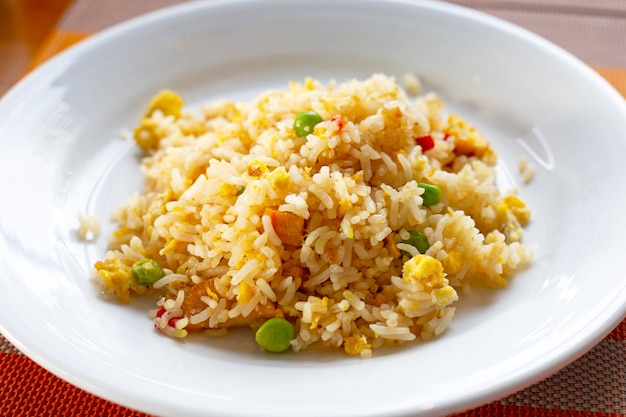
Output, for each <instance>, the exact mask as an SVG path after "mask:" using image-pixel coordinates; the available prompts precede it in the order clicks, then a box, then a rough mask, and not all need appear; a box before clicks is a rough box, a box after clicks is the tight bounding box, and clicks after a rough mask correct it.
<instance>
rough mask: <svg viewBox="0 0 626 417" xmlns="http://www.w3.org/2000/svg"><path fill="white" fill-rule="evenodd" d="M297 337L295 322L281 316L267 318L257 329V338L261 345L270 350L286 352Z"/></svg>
mask: <svg viewBox="0 0 626 417" xmlns="http://www.w3.org/2000/svg"><path fill="white" fill-rule="evenodd" d="M295 337H296V328H295V327H294V325H293V324H291V323H289V322H288V321H287V320H285V319H283V318H281V317H274V318H271V319H269V320H267V321H266V322H265V323H263V324H262V325H261V327H259V329H258V330H257V331H256V335H255V340H256V342H257V344H258V345H259V346H261V347H262V348H263V349H265V350H267V351H268V352H284V351H286V350H287V349H289V347H290V346H291V344H290V343H289V342H291V341H292V340H293V339H294V338H295Z"/></svg>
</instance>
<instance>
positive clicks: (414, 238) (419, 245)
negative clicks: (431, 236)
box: [400, 230, 430, 258]
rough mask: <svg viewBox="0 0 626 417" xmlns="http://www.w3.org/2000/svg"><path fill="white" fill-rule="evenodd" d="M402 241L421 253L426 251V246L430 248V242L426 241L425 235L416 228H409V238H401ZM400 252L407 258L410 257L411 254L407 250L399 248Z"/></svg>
mask: <svg viewBox="0 0 626 417" xmlns="http://www.w3.org/2000/svg"><path fill="white" fill-rule="evenodd" d="M402 243H407V244H409V245H411V246H414V247H415V248H416V249H417V251H418V252H419V253H422V254H423V253H426V251H427V250H428V248H430V244H429V243H428V239H427V238H426V235H425V234H424V233H422V232H419V231H417V230H409V238H408V239H406V240H403V241H402ZM400 253H402V255H404V256H406V257H407V258H411V254H410V253H408V252H407V251H403V250H401V251H400Z"/></svg>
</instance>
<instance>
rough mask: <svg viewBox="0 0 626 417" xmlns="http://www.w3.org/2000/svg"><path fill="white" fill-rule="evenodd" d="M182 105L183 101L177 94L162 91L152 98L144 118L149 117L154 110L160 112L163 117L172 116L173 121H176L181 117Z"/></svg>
mask: <svg viewBox="0 0 626 417" xmlns="http://www.w3.org/2000/svg"><path fill="white" fill-rule="evenodd" d="M183 104H184V102H183V99H182V98H181V97H180V96H179V95H178V94H176V93H175V92H173V91H171V90H163V91H160V92H159V93H158V94H157V95H156V96H154V97H152V101H150V106H148V110H147V111H146V114H145V116H146V117H147V116H150V115H151V114H152V113H154V111H155V110H161V112H162V113H163V114H164V115H165V116H174V118H175V119H178V118H179V117H180V115H181V112H182V108H183Z"/></svg>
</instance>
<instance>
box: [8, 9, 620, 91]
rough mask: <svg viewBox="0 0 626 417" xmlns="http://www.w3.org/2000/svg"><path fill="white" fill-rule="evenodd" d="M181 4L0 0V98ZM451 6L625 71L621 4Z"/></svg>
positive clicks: (603, 68) (604, 68) (608, 71)
mask: <svg viewBox="0 0 626 417" xmlns="http://www.w3.org/2000/svg"><path fill="white" fill-rule="evenodd" d="M183 1H185V0H0V63H1V64H0V95H1V94H3V93H4V92H6V91H7V90H8V89H9V88H10V87H11V86H12V85H13V84H14V83H15V82H16V81H17V80H19V78H20V77H21V76H23V74H24V73H25V72H26V71H28V70H29V69H30V68H32V67H34V66H35V65H37V64H38V63H40V62H41V61H43V60H45V59H46V58H48V57H49V56H51V55H52V54H54V53H56V52H58V51H59V50H61V49H63V48H64V47H67V46H69V45H71V44H73V43H74V42H76V41H78V40H80V39H82V38H84V37H86V36H88V35H89V34H92V33H94V32H98V31H100V30H102V29H105V28H107V27H109V26H111V25H113V24H115V23H118V22H120V21H122V20H126V19H129V18H131V17H134V16H137V15H139V14H142V13H145V12H148V11H151V10H154V9H157V8H161V7H165V6H169V5H173V4H176V3H182V2H183ZM416 1H419V0H416ZM450 2H451V3H456V4H459V5H462V6H466V7H470V8H473V9H476V10H480V11H483V12H486V13H489V14H491V15H494V16H498V17H501V18H503V19H505V20H508V21H510V22H513V23H516V24H518V25H520V26H522V27H525V28H527V29H529V30H531V31H533V32H535V33H537V34H539V35H541V36H543V37H545V38H547V39H549V40H551V41H552V42H554V43H556V44H557V45H559V46H561V47H563V48H565V49H566V50H568V51H570V52H571V53H573V54H574V55H576V56H577V57H579V58H580V59H582V60H583V61H585V62H586V63H587V64H589V65H591V66H593V67H594V68H596V69H598V70H599V72H601V73H602V74H603V75H605V76H606V77H607V78H609V79H615V74H613V70H614V69H619V68H622V69H623V68H626V1H624V0H593V1H589V0H452V1H450ZM619 89H620V91H626V90H622V87H620V88H619Z"/></svg>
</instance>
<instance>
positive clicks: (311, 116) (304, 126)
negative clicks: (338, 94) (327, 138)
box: [293, 110, 324, 138]
mask: <svg viewBox="0 0 626 417" xmlns="http://www.w3.org/2000/svg"><path fill="white" fill-rule="evenodd" d="M323 120H324V119H322V116H320V115H319V114H317V113H315V112H314V111H310V110H309V111H303V112H300V113H298V114H297V115H296V118H295V120H294V121H293V130H294V131H295V132H296V136H298V137H299V138H301V137H303V136H306V135H308V134H309V133H313V128H314V127H315V125H316V124H318V123H319V122H321V121H323Z"/></svg>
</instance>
